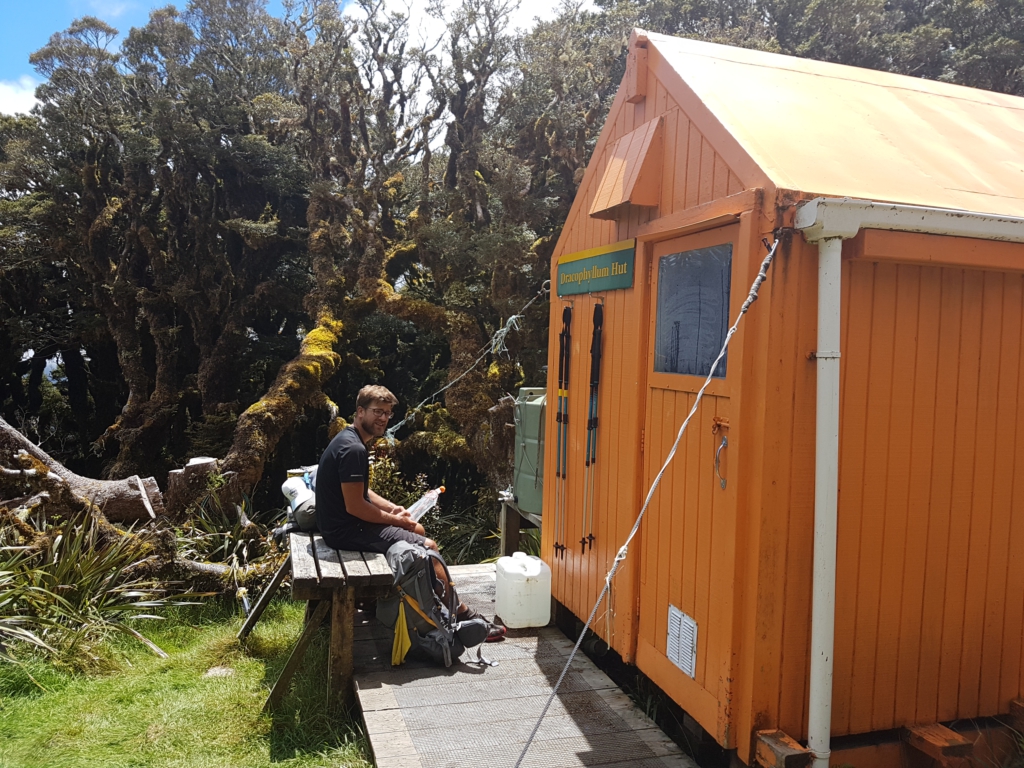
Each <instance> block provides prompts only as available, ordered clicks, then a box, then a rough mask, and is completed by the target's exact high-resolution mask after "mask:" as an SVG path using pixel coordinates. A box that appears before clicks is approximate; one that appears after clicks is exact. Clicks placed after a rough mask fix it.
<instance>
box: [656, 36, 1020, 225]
mask: <svg viewBox="0 0 1024 768" xmlns="http://www.w3.org/2000/svg"><path fill="white" fill-rule="evenodd" d="M647 37H648V39H649V41H650V44H651V45H650V46H649V49H648V50H649V51H650V50H651V49H652V48H653V49H654V51H656V52H657V55H658V56H660V57H661V58H663V59H664V62H665V64H667V65H668V67H669V68H670V69H671V70H674V71H675V73H676V74H677V75H678V76H679V78H680V79H681V80H682V82H683V84H684V85H685V86H686V87H688V88H689V89H691V90H692V92H693V93H692V95H690V94H686V93H682V94H680V103H682V104H684V107H683V108H684V109H686V106H685V104H686V102H687V101H688V100H692V98H693V96H696V97H697V99H699V100H700V101H701V102H703V104H704V105H705V106H706V107H707V108H708V109H709V110H710V111H711V113H712V114H713V115H714V117H715V118H717V119H718V120H719V121H720V122H721V124H722V127H723V128H724V129H725V130H726V131H727V132H728V133H730V134H731V135H732V136H733V137H734V138H735V140H736V141H737V142H738V143H739V145H740V146H741V147H742V148H743V149H744V150H745V151H746V152H747V153H748V155H749V157H750V159H751V160H753V162H754V163H756V164H757V165H758V166H759V167H760V168H761V169H762V170H763V171H764V173H765V174H766V175H767V176H768V177H769V178H770V179H771V180H772V181H773V182H774V183H775V184H776V185H777V186H779V187H783V188H788V189H795V190H800V191H803V192H808V193H812V194H821V195H835V196H843V195H845V196H849V197H858V198H866V199H871V200H881V201H893V202H901V203H910V204H916V205H928V206H936V207H940V208H956V209H962V210H970V211H978V212H983V213H996V214H1005V215H1012V216H1024V98H1019V97H1015V96H1007V95H1005V94H999V93H992V92H990V91H982V90H978V89H976V88H966V87H964V86H958V85H951V84H948V83H939V82H935V81H930V80H923V79H920V78H915V77H907V76H904V75H894V74H890V73H887V72H876V71H874V70H868V69H860V68H857V67H848V66H844V65H840V64H829V63H825V62H819V61H812V60H810V59H799V58H795V57H792V56H782V55H779V54H773V53H765V52H763V51H752V50H747V49H743V48H734V47H730V46H724V45H716V44H713V43H704V42H700V41H696V40H686V39H683V38H677V37H668V36H666V35H657V34H647ZM656 59H657V56H655V58H654V60H652V61H651V64H652V68H655V69H656V68H657V66H658V64H657V61H656ZM667 85H669V87H670V88H671V85H670V84H667ZM683 90H684V91H685V88H684V89H683ZM688 96H689V99H688V98H687V97H688Z"/></svg>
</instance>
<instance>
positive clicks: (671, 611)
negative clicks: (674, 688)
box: [665, 605, 697, 678]
mask: <svg viewBox="0 0 1024 768" xmlns="http://www.w3.org/2000/svg"><path fill="white" fill-rule="evenodd" d="M665 655H666V656H668V660H669V661H671V662H672V663H673V664H675V665H676V666H677V667H679V668H680V669H681V670H683V672H685V673H686V674H688V675H689V676H690V677H694V678H695V677H696V676H697V622H696V621H694V620H693V619H691V618H690V617H689V616H687V615H686V614H685V613H683V612H682V611H680V610H679V609H678V608H676V607H675V606H674V605H670V606H669V607H668V644H667V648H666V651H665Z"/></svg>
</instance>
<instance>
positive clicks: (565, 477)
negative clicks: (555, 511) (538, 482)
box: [558, 304, 572, 558]
mask: <svg viewBox="0 0 1024 768" xmlns="http://www.w3.org/2000/svg"><path fill="white" fill-rule="evenodd" d="M562 321H563V333H565V354H564V358H565V375H564V377H563V389H562V441H561V445H560V447H559V450H560V452H561V454H562V479H561V482H560V483H559V488H560V490H561V496H562V501H561V503H560V504H559V508H560V515H559V524H560V528H561V530H560V532H559V542H563V541H565V540H566V538H567V534H568V531H569V515H568V503H569V374H570V373H571V371H572V305H571V304H570V305H569V306H567V307H566V308H565V310H564V311H563V312H562ZM565 550H566V546H565V544H562V543H559V545H558V556H559V557H561V558H564V557H565Z"/></svg>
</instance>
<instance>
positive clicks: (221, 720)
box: [0, 600, 370, 768]
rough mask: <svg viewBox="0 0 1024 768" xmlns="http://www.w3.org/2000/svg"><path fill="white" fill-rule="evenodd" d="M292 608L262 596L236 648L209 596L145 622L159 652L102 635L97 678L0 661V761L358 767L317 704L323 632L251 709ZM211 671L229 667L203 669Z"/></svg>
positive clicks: (353, 742) (344, 719) (350, 740)
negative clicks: (274, 700) (282, 686)
mask: <svg viewBox="0 0 1024 768" xmlns="http://www.w3.org/2000/svg"><path fill="white" fill-rule="evenodd" d="M303 608H304V604H302V603H293V602H290V601H287V600H277V601H275V602H273V603H271V605H270V606H269V608H268V609H267V612H266V613H265V614H264V616H263V618H262V619H261V620H260V623H259V624H257V626H256V629H255V631H254V632H253V634H252V635H251V636H250V637H249V640H248V642H247V644H246V648H244V649H243V648H242V647H240V646H239V644H238V642H237V641H236V640H235V633H236V632H237V631H238V627H239V625H240V619H239V618H238V617H237V615H236V609H235V607H234V606H233V605H231V604H230V603H227V602H224V601H210V602H208V603H206V604H204V605H202V606H195V607H182V608H175V609H170V610H168V611H167V612H166V615H167V617H168V618H167V619H166V620H165V621H163V622H153V621H147V622H146V623H145V631H146V634H147V636H148V637H150V638H151V639H153V641H154V642H155V643H157V644H158V645H159V646H160V647H161V648H163V649H164V650H165V651H166V652H167V653H168V655H169V658H167V659H161V658H156V657H154V656H152V655H151V654H149V653H148V652H146V650H145V649H144V648H141V647H140V645H139V644H138V643H132V642H131V641H130V638H128V637H126V636H113V637H111V638H110V639H109V640H107V641H106V643H105V645H104V648H103V651H104V657H105V659H106V660H107V667H108V671H106V672H104V673H101V674H96V673H93V674H88V675H87V674H82V673H79V672H75V671H74V670H73V669H72V668H71V667H67V666H61V665H57V664H54V663H52V662H45V661H42V660H37V661H26V662H23V663H22V664H11V663H0V766H3V768H22V767H24V768H29V766H31V768H58V767H59V768H87V767H88V768H92V767H93V766H100V765H102V766H104V767H105V768H129V767H130V768H143V767H145V768H220V767H221V766H223V767H224V768H229V767H230V768H240V767H241V766H245V768H261V766H288V768H292V767H295V768H299V767H301V768H313V767H314V766H317V767H319V766H324V767H325V768H326V766H331V767H332V768H338V767H339V766H347V767H351V768H368V766H369V765H370V763H369V762H368V761H367V759H366V755H367V753H368V749H367V747H366V742H365V739H364V738H363V736H362V734H361V733H360V731H359V730H358V727H357V726H355V725H354V721H353V719H352V718H351V717H349V716H347V715H346V714H344V713H340V714H337V715H334V716H329V715H328V713H327V712H326V711H325V702H326V696H327V673H326V667H327V637H326V633H325V632H321V634H320V635H319V636H318V637H317V638H316V639H315V640H314V641H313V643H312V644H311V646H310V648H309V650H308V651H307V653H306V658H305V661H304V663H303V666H302V668H301V669H300V670H299V672H298V673H297V674H296V676H295V678H294V679H293V683H292V690H291V693H290V694H289V695H288V696H287V697H286V699H285V700H284V702H283V704H282V705H281V707H280V708H279V710H278V712H276V713H275V714H274V716H273V717H270V716H267V715H263V714H262V713H261V710H262V707H263V703H264V701H265V700H266V697H267V693H268V691H269V687H270V685H271V684H272V683H273V681H274V680H276V679H277V676H278V674H279V672H280V670H281V668H282V667H283V666H284V663H285V660H286V659H287V657H288V654H289V652H290V650H291V646H292V644H293V643H294V641H295V640H296V638H297V637H298V634H299V631H300V629H301V625H302V617H303ZM213 668H224V669H229V670H231V673H230V674H229V675H227V676H221V677H216V676H206V673H207V672H208V671H209V670H211V669H213Z"/></svg>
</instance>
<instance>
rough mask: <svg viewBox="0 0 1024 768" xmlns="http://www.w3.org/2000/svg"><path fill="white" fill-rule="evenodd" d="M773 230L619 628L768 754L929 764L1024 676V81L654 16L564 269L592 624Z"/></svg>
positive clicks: (614, 640) (728, 741) (578, 512)
mask: <svg viewBox="0 0 1024 768" xmlns="http://www.w3.org/2000/svg"><path fill="white" fill-rule="evenodd" d="M765 238H767V239H768V240H769V241H774V240H775V239H776V238H778V239H779V240H780V247H779V249H778V250H777V253H776V257H775V261H774V264H773V265H772V267H771V269H770V272H769V276H768V279H767V281H766V283H765V284H764V286H763V287H762V289H761V293H760V297H759V300H758V301H757V302H756V303H755V304H754V305H753V307H752V308H751V310H750V312H749V313H748V314H747V315H746V317H745V319H744V321H743V324H741V326H740V329H739V331H738V333H737V334H736V335H735V337H734V338H733V339H732V342H731V344H730V345H729V348H728V352H727V356H726V358H725V360H724V361H723V363H724V365H723V367H722V368H721V369H720V370H719V371H718V375H716V376H715V377H714V378H713V379H712V383H711V385H710V386H709V388H708V390H707V392H706V393H705V396H704V398H703V400H702V402H701V404H700V406H699V408H698V410H697V413H696V415H695V417H694V419H693V421H692V423H691V424H690V426H689V428H688V430H687V432H686V434H685V435H684V437H683V440H682V443H681V445H680V448H679V451H678V453H677V455H676V457H675V460H674V462H673V463H672V465H671V466H670V467H669V469H668V471H667V472H666V474H665V476H664V478H663V480H662V482H661V485H660V487H659V489H658V491H657V493H656V494H655V496H654V497H653V500H652V502H651V504H650V507H649V509H648V511H647V513H646V516H645V519H644V522H643V526H642V529H641V532H640V535H639V536H638V537H637V538H636V539H635V540H634V543H633V545H632V546H631V547H630V551H629V556H628V558H627V559H626V561H625V562H624V563H623V565H622V566H621V568H620V569H619V573H618V575H617V577H616V580H615V583H614V588H613V590H612V594H611V599H610V601H609V602H608V603H606V608H607V610H605V609H604V608H603V609H602V610H601V611H599V613H598V617H597V621H596V622H595V624H594V626H593V629H594V631H595V632H597V633H598V634H599V635H601V636H602V637H603V638H604V639H605V640H606V641H607V642H608V643H609V644H610V645H611V646H612V647H613V648H614V649H615V650H617V651H618V652H619V653H620V654H621V655H622V657H623V658H624V659H625V660H627V661H630V662H632V663H634V664H636V665H637V666H638V667H639V668H640V670H641V671H643V672H644V673H646V674H647V675H648V676H649V677H650V678H651V679H652V680H653V681H654V682H655V683H656V684H657V685H658V686H660V687H661V688H662V689H663V690H664V691H665V692H667V693H668V694H669V695H670V696H671V697H672V698H673V699H674V700H675V701H676V702H677V703H678V704H679V705H680V706H681V707H682V708H683V709H685V710H686V711H687V713H688V714H689V715H690V716H691V717H692V718H693V719H694V720H696V722H697V723H699V724H700V726H702V727H703V729H705V730H706V731H707V732H708V733H709V734H711V735H712V736H713V737H714V738H715V739H716V740H717V741H718V743H719V744H721V745H722V746H723V747H725V748H727V749H735V750H736V753H737V756H738V758H739V759H740V760H741V761H742V762H743V763H745V764H748V765H752V764H754V763H755V761H757V759H758V758H757V755H758V754H759V751H760V752H761V753H763V754H764V755H768V754H769V753H770V752H771V751H772V750H773V749H776V748H777V747H778V745H777V744H772V743H769V742H770V741H771V739H770V738H769V737H768V736H767V735H761V736H758V733H759V732H766V731H781V732H782V734H779V735H778V737H779V738H782V739H783V741H784V742H785V743H791V742H789V741H786V739H787V738H788V739H791V740H793V741H798V742H800V743H801V744H803V745H807V744H809V745H810V750H811V751H812V752H813V755H812V756H813V758H814V760H815V762H814V764H815V765H816V766H817V765H828V760H829V757H828V750H829V745H830V743H831V744H832V746H833V749H834V750H836V751H835V752H833V756H832V759H833V761H836V759H837V758H836V754H837V753H841V754H840V757H842V759H839V760H838V762H843V760H844V759H846V760H848V761H849V762H853V763H855V764H858V765H869V764H870V765H879V766H882V765H886V764H887V762H888V763H891V764H893V765H899V759H900V757H899V750H901V749H902V750H906V749H908V748H909V747H907V746H906V743H908V742H912V741H913V740H914V739H923V742H921V743H920V744H917V747H918V748H919V749H920V750H921V751H922V754H929V752H928V750H929V749H931V748H932V746H933V745H931V744H930V742H929V741H928V739H929V738H931V737H932V736H934V732H938V733H940V735H942V734H945V735H948V733H947V731H946V730H944V728H943V726H940V725H937V724H947V725H948V724H950V723H951V722H952V721H956V720H962V719H966V718H984V717H990V716H1001V715H1008V714H1010V713H1011V712H1014V711H1016V710H1015V708H1018V707H1020V703H1019V699H1020V698H1021V696H1022V693H1024V362H1022V353H1024V244H1022V243H1024V99H1021V98H1016V97H1010V96H1005V95H1001V94H995V93H989V92H985V91H979V90H975V89H970V88H965V87H961V86H955V85H950V84H946V83H938V82H929V81H925V80H919V79H916V78H910V77H904V76H898V75H891V74H887V73H881V72H873V71H867V70H862V69H856V68H852V67H846V66H840V65H835V64H826V63H821V62H816V61H809V60H803V59H796V58H791V57H787V56H781V55H776V54H770V53H764V52H760V51H751V50H744V49H738V48H731V47H726V46H720V45H714V44H709V43H703V42H697V41H693V40H684V39H678V38H672V37H667V36H662V35H655V34H647V33H642V32H639V31H637V32H635V33H634V34H633V36H632V38H631V42H630V51H629V59H628V67H627V73H626V76H625V79H624V81H623V83H622V86H621V87H620V89H619V92H618V95H617V96H616V98H615V100H614V103H613V104H612V107H611V111H610V114H609V116H608V120H607V123H606V125H605V128H604V131H603V133H602V135H601V137H600V139H599V141H598V144H597V147H596V149H595V152H594V155H593V159H592V160H591V163H590V165H589V167H588V169H587V172H586V175H585V177H584V179H583V181H582V183H581V186H580V189H579V192H578V194H577V197H576V200H575V202H574V205H573V207H572V210H571V212H570V215H569V218H568V220H567V222H566V225H565V228H564V231H563V233H562V236H561V238H560V240H559V242H558V245H557V248H556V251H555V254H554V255H555V258H554V260H553V264H552V272H551V278H552V285H553V286H557V289H558V290H557V296H556V295H555V294H554V293H553V294H552V302H551V336H550V340H549V349H550V359H549V367H548V369H549V372H550V373H549V382H548V400H547V402H548V407H547V411H546V445H547V449H546V455H545V467H544V476H545V479H546V481H545V486H544V526H543V545H542V546H543V554H544V557H545V559H546V560H547V562H548V563H549V564H550V565H551V567H552V570H553V575H554V578H553V592H554V597H555V599H557V600H558V601H559V602H560V603H561V604H562V605H563V606H565V607H566V608H567V609H568V610H570V611H571V612H572V613H574V614H575V615H576V616H578V617H581V618H586V617H587V616H588V615H589V614H590V610H591V608H592V606H593V604H594V602H595V600H596V598H597V596H598V594H599V593H600V591H601V589H602V587H603V586H604V578H605V574H606V573H607V572H608V570H609V568H610V566H611V563H612V560H613V558H614V556H615V554H616V552H617V551H618V549H619V547H620V546H621V545H622V543H623V541H624V540H625V538H626V536H627V534H628V532H629V530H630V528H631V527H632V525H633V523H634V521H635V519H636V517H637V515H638V513H639V511H640V508H641V505H642V503H643V500H644V497H645V495H646V493H647V490H648V488H649V486H650V484H651V482H652V480H653V479H654V477H655V475H656V474H657V473H658V471H659V469H660V468H661V466H662V463H663V461H664V460H665V457H666V455H667V453H668V451H669V448H670V446H671V445H672V443H673V441H674V439H675V437H676V432H677V430H678V428H679V425H680V424H681V423H682V421H683V419H684V417H685V416H686V414H687V413H688V412H689V410H690V408H691V407H692V405H693V403H694V399H695V396H696V392H697V391H698V389H699V388H700V386H701V385H702V384H703V383H704V379H705V377H706V376H707V374H708V371H709V366H710V362H711V361H712V360H713V358H714V356H715V355H716V354H717V352H718V350H719V348H720V346H721V343H722V341H723V339H724V333H725V329H726V328H727V327H728V326H729V325H730V324H731V323H732V321H733V320H734V319H735V317H736V315H737V312H738V310H739V307H740V305H741V304H742V303H743V301H744V299H745V298H746V297H747V292H748V290H749V288H750V285H751V283H752V281H753V278H754V276H755V275H756V274H757V270H758V267H759V265H760V264H761V261H762V259H763V258H764V256H765V253H766V249H765V245H764V244H763V242H762V240H763V239H765ZM598 304H600V305H601V313H600V314H601V320H602V340H601V352H602V360H601V368H600V377H599V383H598V386H597V391H598V397H597V409H596V414H592V413H590V394H591V385H590V368H591V354H590V350H591V343H592V338H593V325H594V308H595V306H596V305H598ZM567 307H568V308H569V309H570V310H571V316H570V318H569V323H568V328H567V327H566V324H565V323H564V322H563V321H564V320H565V319H566V317H565V314H566V313H565V310H566V308H567ZM565 331H568V344H567V347H568V349H569V350H570V351H569V357H568V362H567V364H566V361H565V360H563V359H562V356H561V354H560V339H561V340H563V341H564V340H565V339H566V336H563V333H564V332H565ZM564 346H566V345H565V344H563V347H564ZM560 362H562V363H563V366H562V367H563V368H564V369H565V371H564V372H563V376H562V377H558V376H556V372H558V371H559V363H560ZM565 372H567V373H568V383H567V384H566V383H565V382H564V380H560V379H564V373H565ZM562 404H564V413H565V414H567V415H566V417H565V419H564V420H563V417H562V416H561V415H560V413H562V412H563V409H562ZM595 415H596V425H597V426H596V429H594V427H593V425H594V420H593V416H595ZM588 439H590V440H592V441H593V444H594V445H595V446H596V456H595V458H594V460H593V462H592V464H591V465H590V466H589V467H588V466H587V463H588V462H587V458H588V456H589V455H591V454H590V449H588V447H587V444H588ZM830 578H831V583H830V581H829V579H830ZM933 726H935V728H933V731H934V732H933V731H929V730H928V729H929V728H932V727H933ZM900 729H904V730H900ZM900 733H902V734H903V736H902V737H901V738H902V741H903V742H904V745H903V746H900V743H899V740H897V741H895V742H893V739H892V738H891V737H892V734H900ZM863 734H875V736H876V737H877V738H876V737H872V738H869V739H867V740H866V741H867V743H873V744H874V745H875V746H873V747H871V748H870V749H869V748H868V747H864V748H861V751H860V752H856V751H853V752H851V751H849V750H847V751H845V752H844V751H843V749H842V747H843V745H844V744H849V743H850V742H849V740H847V741H846V742H844V741H843V738H842V737H845V736H853V735H863ZM951 738H952V737H951ZM887 739H888V741H889V742H893V743H890V744H888V746H887V745H886V741H887ZM933 740H934V739H933ZM862 741H864V740H862ZM865 749H869V752H865V751H864V750H865ZM965 749H966V747H965ZM870 750H874V751H870ZM761 760H762V762H764V763H765V764H769V763H768V762H767V761H768V760H769V758H768V757H762V758H761ZM893 761H895V762H893ZM925 764H927V763H925Z"/></svg>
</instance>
